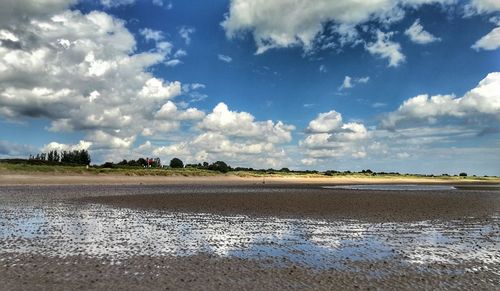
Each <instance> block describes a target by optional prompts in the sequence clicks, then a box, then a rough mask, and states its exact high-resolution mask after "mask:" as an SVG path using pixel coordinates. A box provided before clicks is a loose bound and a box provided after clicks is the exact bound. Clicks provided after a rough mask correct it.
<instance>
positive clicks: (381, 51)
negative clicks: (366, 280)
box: [0, 0, 500, 175]
mask: <svg viewBox="0 0 500 291" xmlns="http://www.w3.org/2000/svg"><path fill="white" fill-rule="evenodd" d="M45 2H47V3H45ZM355 3H356V1H353V0H342V1H326V0H318V1H316V2H314V3H313V1H306V0H278V1H263V0H227V1H222V0H221V1H209V2H208V1H167V0H163V1H160V0H155V1H146V0H144V1H139V0H137V1H134V0H119V1H113V0H102V1H73V0H51V1H48V0H47V1H44V0H42V1H30V0H22V1H10V2H9V1H7V2H4V3H2V4H0V10H1V11H3V12H0V16H1V20H0V41H1V45H0V124H1V127H0V157H17V156H19V157H25V156H27V155H28V154H29V153H35V152H39V151H45V150H51V149H59V150H67V149H77V148H86V149H88V150H89V151H90V152H91V154H92V157H93V160H94V161H95V162H98V163H100V162H103V161H118V160H121V159H123V158H126V159H131V158H134V159H136V158H138V157H140V156H159V157H161V158H162V159H163V160H170V159H171V158H172V157H179V158H181V159H183V160H184V161H186V162H202V161H215V160H224V161H227V162H229V163H230V164H231V165H233V166H251V167H257V168H268V167H274V168H280V167H290V168H294V169H306V168H315V169H322V170H324V169H338V170H361V169H366V168H370V169H372V170H377V171H398V172H413V173H434V174H441V173H445V172H446V173H451V174H456V173H458V172H461V171H467V172H469V173H470V174H478V175H500V166H498V165H500V127H499V124H500V123H499V121H500V4H499V3H498V2H497V1H494V0H472V1H452V0H437V1H431V0H424V1H422V0H408V1H398V0H374V1H367V2H365V4H364V5H356V4H355Z"/></svg>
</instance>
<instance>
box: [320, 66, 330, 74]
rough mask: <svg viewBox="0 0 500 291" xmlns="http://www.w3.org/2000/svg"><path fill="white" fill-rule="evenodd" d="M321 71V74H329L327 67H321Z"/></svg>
mask: <svg viewBox="0 0 500 291" xmlns="http://www.w3.org/2000/svg"><path fill="white" fill-rule="evenodd" d="M319 71H320V73H326V72H328V70H327V68H326V66H325V65H320V66H319Z"/></svg>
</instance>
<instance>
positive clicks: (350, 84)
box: [339, 76, 370, 91]
mask: <svg viewBox="0 0 500 291" xmlns="http://www.w3.org/2000/svg"><path fill="white" fill-rule="evenodd" d="M368 81H370V77H368V76H366V77H361V78H352V77H350V76H345V77H344V81H343V82H342V85H340V87H339V91H341V90H344V89H350V88H354V87H355V86H356V85H357V84H366V83H368Z"/></svg>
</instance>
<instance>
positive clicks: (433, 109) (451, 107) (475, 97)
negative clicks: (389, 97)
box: [382, 72, 500, 128]
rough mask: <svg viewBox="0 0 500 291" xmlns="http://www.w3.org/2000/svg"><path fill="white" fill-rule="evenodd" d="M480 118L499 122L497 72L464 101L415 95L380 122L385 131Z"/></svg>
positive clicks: (456, 98)
mask: <svg viewBox="0 0 500 291" xmlns="http://www.w3.org/2000/svg"><path fill="white" fill-rule="evenodd" d="M481 117H486V118H493V119H496V120H497V121H498V120H500V72H493V73H490V74H488V75H487V76H486V78H484V79H483V80H481V81H480V82H479V84H478V85H477V86H476V87H475V88H474V89H472V90H470V91H469V92H467V93H465V95H464V96H463V97H455V96H454V95H434V96H429V95H427V94H423V95H418V96H415V97H412V98H410V99H408V100H406V101H405V102H404V103H403V104H402V105H401V106H399V108H398V109H397V110H396V111H394V112H390V113H388V114H387V115H386V116H385V118H384V119H383V120H382V126H383V127H384V128H395V127H398V126H400V125H404V124H405V123H411V124H415V122H425V123H430V124H433V123H436V122H437V121H438V119H440V118H456V119H463V120H468V121H469V122H473V121H478V120H481Z"/></svg>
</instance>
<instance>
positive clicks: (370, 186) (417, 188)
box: [323, 184, 457, 191]
mask: <svg viewBox="0 0 500 291" xmlns="http://www.w3.org/2000/svg"><path fill="white" fill-rule="evenodd" d="M323 188H325V189H349V190H382V191H401V190H405V191H441V190H456V189H457V188H455V187H453V186H448V185H413V184H366V185H338V186H324V187H323Z"/></svg>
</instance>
